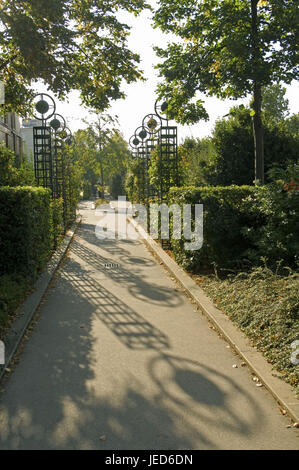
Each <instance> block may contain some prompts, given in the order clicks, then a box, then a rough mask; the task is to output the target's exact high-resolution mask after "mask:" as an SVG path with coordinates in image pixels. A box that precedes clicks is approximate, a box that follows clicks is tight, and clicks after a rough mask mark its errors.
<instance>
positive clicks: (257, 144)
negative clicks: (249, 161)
mask: <svg viewBox="0 0 299 470" xmlns="http://www.w3.org/2000/svg"><path fill="white" fill-rule="evenodd" d="M253 110H254V116H253V134H254V156H255V183H256V184H257V183H260V184H264V182H265V177H264V127H263V122H262V116H261V114H262V87H261V86H260V85H259V84H256V83H255V84H254V93H253Z"/></svg>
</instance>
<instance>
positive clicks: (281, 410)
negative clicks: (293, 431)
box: [279, 408, 287, 415]
mask: <svg viewBox="0 0 299 470" xmlns="http://www.w3.org/2000/svg"><path fill="white" fill-rule="evenodd" d="M279 410H280V412H281V413H282V414H283V415H286V414H287V412H286V410H284V409H283V408H279Z"/></svg>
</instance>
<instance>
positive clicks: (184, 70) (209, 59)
mask: <svg viewBox="0 0 299 470" xmlns="http://www.w3.org/2000/svg"><path fill="white" fill-rule="evenodd" d="M154 19H155V24H156V26H157V27H160V28H161V29H162V31H164V32H170V33H173V34H175V35H177V36H179V38H180V40H179V41H178V42H174V43H169V44H168V45H167V47H166V48H165V49H162V48H156V50H157V53H158V55H159V57H161V58H162V59H163V62H162V63H160V64H159V65H158V68H159V70H160V75H161V76H162V77H163V79H164V81H163V82H162V83H161V84H160V85H159V87H158V91H159V93H160V95H161V96H163V97H165V98H168V100H169V105H168V115H169V117H170V118H175V119H177V120H178V121H179V122H180V123H182V124H185V123H189V124H191V123H194V122H196V121H198V120H199V119H206V111H205V109H204V106H203V103H202V102H201V101H197V102H196V103H195V102H194V98H195V97H196V94H197V92H203V93H205V94H206V95H216V96H217V97H219V98H235V99H236V98H241V97H245V96H247V95H248V94H250V95H252V96H253V102H252V108H253V109H252V116H253V125H254V140H255V156H256V158H255V165H256V179H257V180H260V181H261V182H263V173H264V168H263V165H264V164H263V158H264V157H263V126H262V116H261V112H262V95H261V91H262V87H263V86H267V85H270V84H271V83H272V82H279V81H283V82H286V83H290V82H291V81H292V79H294V78H296V77H298V22H299V10H298V5H297V2H296V1H293V0H289V1H287V0H269V1H268V0H260V1H258V0H251V1H241V0H238V1H236V0H222V1H217V0H201V1H197V0H181V1H179V2H169V1H168V0H160V2H159V8H158V9H157V11H156V13H155V16H154ZM182 105H183V107H184V112H182V111H180V110H181V109H182Z"/></svg>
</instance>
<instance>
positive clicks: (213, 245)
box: [169, 183, 299, 272]
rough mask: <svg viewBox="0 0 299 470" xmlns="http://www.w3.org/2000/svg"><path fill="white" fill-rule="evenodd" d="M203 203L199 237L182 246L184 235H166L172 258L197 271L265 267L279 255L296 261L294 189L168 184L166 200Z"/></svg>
mask: <svg viewBox="0 0 299 470" xmlns="http://www.w3.org/2000/svg"><path fill="white" fill-rule="evenodd" d="M174 203H177V204H180V205H183V204H191V205H194V204H203V208H204V226H203V230H204V242H203V246H202V248H201V249H200V250H197V251H185V250H184V239H182V240H174V239H172V240H171V246H172V249H173V253H174V255H175V258H176V260H177V261H178V262H179V263H180V264H182V265H183V266H184V267H185V268H186V269H187V270H190V271H193V272H199V271H202V270H203V269H207V268H208V269H210V268H211V267H212V266H213V264H215V263H216V265H218V266H219V267H221V268H226V269H228V268H235V267H240V266H242V267H244V264H245V263H249V264H251V265H253V266H255V265H259V264H260V263H261V260H262V258H263V257H264V258H267V260H268V263H269V266H271V265H275V264H276V263H277V261H280V260H282V261H283V263H284V264H289V265H290V266H293V267H294V266H296V262H297V259H298V258H297V257H298V253H299V213H298V208H299V191H289V192H287V191H285V190H284V188H283V186H282V185H278V184H274V183H273V184H271V185H267V186H260V187H253V186H226V187H220V186H216V187H200V188H195V187H185V188H171V190H170V192H169V204H174Z"/></svg>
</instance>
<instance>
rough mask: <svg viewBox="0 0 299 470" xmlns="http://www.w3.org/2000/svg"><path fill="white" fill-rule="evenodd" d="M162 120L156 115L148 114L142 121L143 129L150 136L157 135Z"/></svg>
mask: <svg viewBox="0 0 299 470" xmlns="http://www.w3.org/2000/svg"><path fill="white" fill-rule="evenodd" d="M161 124H162V123H161V119H160V118H159V116H157V115H156V114H153V113H151V114H147V115H146V116H145V117H144V118H143V121H142V127H143V128H144V129H145V130H146V132H148V134H150V135H154V134H157V133H158V132H159V130H160V127H161Z"/></svg>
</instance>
